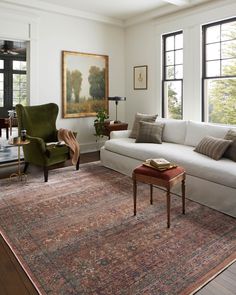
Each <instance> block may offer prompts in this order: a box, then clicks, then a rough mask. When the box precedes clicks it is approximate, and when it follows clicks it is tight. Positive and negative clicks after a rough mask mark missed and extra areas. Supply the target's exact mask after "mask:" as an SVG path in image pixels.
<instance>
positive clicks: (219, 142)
mask: <svg viewBox="0 0 236 295" xmlns="http://www.w3.org/2000/svg"><path fill="white" fill-rule="evenodd" d="M231 143H232V140H225V139H221V138H216V137H212V136H206V137H204V138H203V139H202V140H201V141H200V142H199V144H198V145H197V146H196V148H195V149H194V151H195V152H198V153H200V154H203V155H206V156H208V157H210V158H212V159H214V160H219V159H220V158H221V157H222V156H223V154H224V152H225V151H226V149H227V148H228V146H229V145H230V144H231Z"/></svg>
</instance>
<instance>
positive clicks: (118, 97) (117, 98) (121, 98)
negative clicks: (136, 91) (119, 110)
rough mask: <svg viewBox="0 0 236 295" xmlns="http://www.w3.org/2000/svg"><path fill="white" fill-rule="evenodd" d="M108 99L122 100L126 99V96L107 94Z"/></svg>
mask: <svg viewBox="0 0 236 295" xmlns="http://www.w3.org/2000/svg"><path fill="white" fill-rule="evenodd" d="M108 100H113V101H122V100H123V101H124V100H126V97H122V96H109V97H108Z"/></svg>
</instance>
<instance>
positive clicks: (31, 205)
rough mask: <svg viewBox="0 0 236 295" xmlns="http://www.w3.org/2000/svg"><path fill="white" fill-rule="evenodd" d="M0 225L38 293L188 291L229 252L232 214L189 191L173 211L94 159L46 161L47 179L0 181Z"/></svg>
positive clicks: (234, 225) (233, 247)
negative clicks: (53, 166)
mask: <svg viewBox="0 0 236 295" xmlns="http://www.w3.org/2000/svg"><path fill="white" fill-rule="evenodd" d="M0 185H1V194H0V226H1V232H2V235H3V236H4V238H5V239H6V241H7V242H8V244H9V245H10V246H11V248H12V250H13V251H14V253H15V255H16V257H17V258H18V260H19V261H20V263H21V264H22V266H23V267H24V269H25V270H26V272H27V273H28V275H29V277H30V278H31V280H32V281H33V282H34V284H35V285H36V286H37V288H38V290H39V291H40V293H42V294H56V295H59V294H65V295H69V294H76V295H78V294H104V295H108V294H112V295H118V294H119V295H125V294H129V295H141V294H142V295H143V294H146V295H149V294H153V295H154V294H155V295H157V294H158V295H160V294H170V295H177V294H190V293H191V292H193V291H194V290H196V288H198V287H199V286H200V285H202V284H203V283H204V282H206V281H207V280H208V279H209V278H210V277H212V276H213V275H214V274H216V273H217V272H219V271H220V270H221V269H223V268H224V267H225V266H226V265H228V264H229V263H230V262H232V261H233V260H234V259H235V258H236V219H234V218H231V217H229V216H226V215H224V214H221V213H219V212H217V211H215V210H212V209H209V208H207V207H205V206H202V205H199V204H197V203H194V202H192V201H187V202H186V211H187V212H186V215H182V214H181V199H180V198H179V197H176V196H173V197H172V207H171V228H170V229H167V228H166V200H165V195H164V193H163V192H161V191H159V190H157V189H155V190H154V204H153V205H150V204H149V187H148V186H147V185H144V184H139V185H138V203H137V216H136V217H133V200H132V180H131V179H130V178H129V177H127V176H124V175H121V174H119V173H117V172H114V171H112V170H109V169H107V168H104V167H102V166H101V165H100V164H99V163H90V164H85V165H81V169H80V171H75V169H74V167H67V168H61V169H57V170H53V171H50V174H49V182H48V183H44V182H43V178H42V177H39V178H33V177H30V176H29V178H28V181H27V183H25V182H18V183H16V182H14V181H12V180H9V179H6V180H1V181H0Z"/></svg>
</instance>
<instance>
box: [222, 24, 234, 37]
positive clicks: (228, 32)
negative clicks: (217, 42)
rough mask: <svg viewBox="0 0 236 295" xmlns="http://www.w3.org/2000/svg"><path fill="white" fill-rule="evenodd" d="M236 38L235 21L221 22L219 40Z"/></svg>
mask: <svg viewBox="0 0 236 295" xmlns="http://www.w3.org/2000/svg"><path fill="white" fill-rule="evenodd" d="M235 38H236V21H234V22H229V23H225V24H222V26H221V40H222V41H224V40H230V39H235Z"/></svg>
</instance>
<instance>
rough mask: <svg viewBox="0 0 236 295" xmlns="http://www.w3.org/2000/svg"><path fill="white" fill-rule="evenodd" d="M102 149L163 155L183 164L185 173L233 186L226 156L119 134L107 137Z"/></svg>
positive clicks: (235, 167) (144, 155)
mask: <svg viewBox="0 0 236 295" xmlns="http://www.w3.org/2000/svg"><path fill="white" fill-rule="evenodd" d="M105 149H106V150H108V151H110V152H114V153H117V154H120V155H124V156H126V157H129V158H133V159H137V160H139V161H145V160H146V159H151V158H165V159H166V160H168V161H170V162H171V163H175V164H177V165H179V166H182V167H184V168H185V170H186V172H187V174H188V175H191V176H195V177H198V178H202V179H205V180H209V181H212V182H215V183H219V184H222V185H224V186H229V187H232V188H236V181H235V175H236V165H235V162H233V161H231V160H229V159H226V158H222V159H220V160H219V161H215V160H213V159H211V158H209V157H207V156H205V155H202V154H199V153H196V152H194V151H193V147H191V146H186V145H182V144H175V143H169V142H162V144H154V143H149V144H147V143H139V144H137V143H135V140H134V139H132V138H120V139H112V140H107V141H106V142H105Z"/></svg>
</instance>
